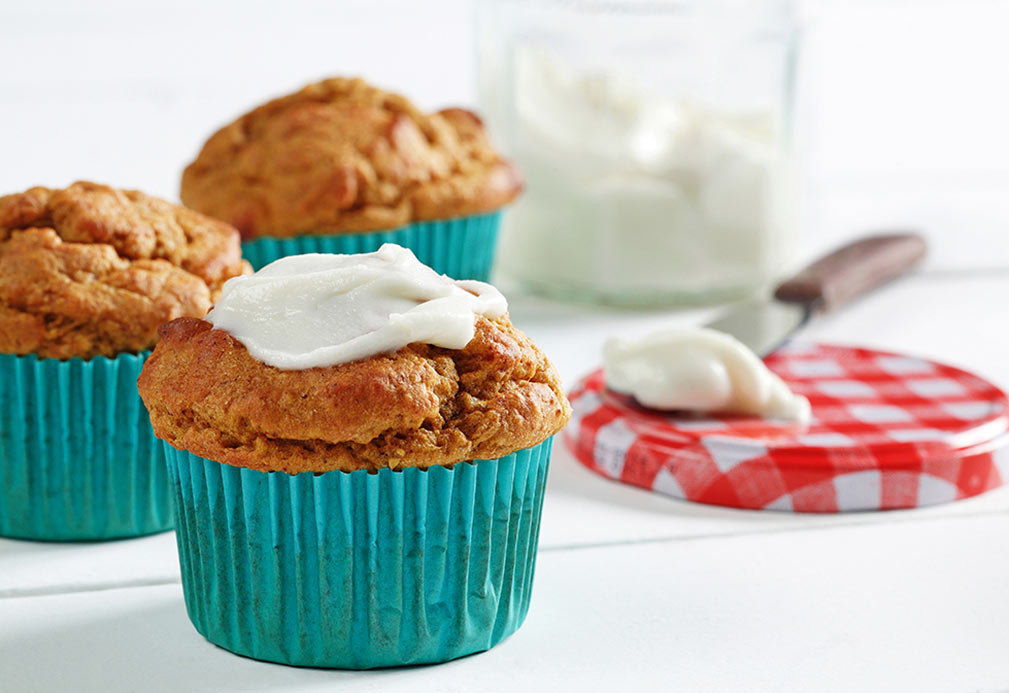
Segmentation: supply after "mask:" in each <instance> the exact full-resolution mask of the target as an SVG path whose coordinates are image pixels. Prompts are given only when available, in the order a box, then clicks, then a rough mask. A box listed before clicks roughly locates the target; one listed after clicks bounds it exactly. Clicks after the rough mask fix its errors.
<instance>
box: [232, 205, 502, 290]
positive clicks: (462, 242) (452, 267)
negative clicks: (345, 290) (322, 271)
mask: <svg viewBox="0 0 1009 693" xmlns="http://www.w3.org/2000/svg"><path fill="white" fill-rule="evenodd" d="M500 223H501V212H500V211H496V212H491V213H490V214H480V215H474V216H468V217H458V218H455V219H444V220H437V221H421V222H417V223H414V224H410V225H409V226H404V227H402V228H399V229H393V230H390V231H376V232H372V233H341V234H332V235H304V236H294V237H292V238H257V239H256V240H253V241H247V242H245V243H242V255H243V257H245V259H246V260H248V261H249V262H250V263H252V266H253V268H254V269H257V270H258V269H260V268H262V267H264V266H266V265H268V264H270V263H271V262H273V261H274V260H279V259H280V258H282V257H287V256H288V255H301V254H303V253H339V254H351V253H370V252H373V251H376V250H378V249H379V248H380V247H381V246H382V244H383V243H396V244H398V245H401V246H403V247H405V248H409V249H410V250H412V251H413V253H414V255H416V256H417V259H418V260H420V261H421V262H422V263H424V264H425V265H428V266H429V267H431V268H432V269H434V270H435V271H436V272H438V273H440V274H447V275H448V276H450V277H452V278H453V279H479V280H480V281H486V280H487V279H488V277H489V276H490V271H491V265H492V263H493V260H494V246H495V244H496V242H497V234H498V227H499V226H500Z"/></svg>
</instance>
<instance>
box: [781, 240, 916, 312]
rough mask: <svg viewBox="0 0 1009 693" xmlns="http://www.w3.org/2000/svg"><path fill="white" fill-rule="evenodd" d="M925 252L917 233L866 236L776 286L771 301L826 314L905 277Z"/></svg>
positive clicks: (822, 258)
mask: <svg viewBox="0 0 1009 693" xmlns="http://www.w3.org/2000/svg"><path fill="white" fill-rule="evenodd" d="M925 252H926V244H925V239H924V238H922V237H921V236H920V235H918V234H917V233H892V234H879V235H873V236H868V237H866V238H862V239H860V240H857V241H854V242H852V243H849V244H848V245H845V246H842V247H841V248H838V249H837V250H835V251H833V252H832V253H829V254H827V255H825V256H823V257H821V258H820V259H819V260H817V261H816V262H814V263H813V264H811V265H809V266H808V267H806V268H805V269H803V270H802V271H800V272H799V273H798V274H796V275H795V276H794V277H792V278H791V279H788V280H786V281H785V282H783V283H782V284H780V285H779V286H778V288H777V290H776V291H775V292H774V297H775V298H777V299H778V300H780V301H788V302H792V303H802V304H805V305H807V306H809V307H810V308H811V309H814V310H818V311H823V312H829V311H832V310H835V309H837V308H840V307H841V306H843V305H844V304H846V303H848V302H849V301H851V300H852V299H854V298H857V297H858V296H861V295H862V294H864V293H866V292H868V291H871V290H872V289H875V288H876V287H878V286H882V285H883V284H885V283H887V282H888V281H890V280H891V279H895V278H897V277H899V276H900V275H902V274H904V273H906V272H907V271H908V270H910V269H911V268H912V267H914V266H915V265H916V264H918V262H920V261H921V259H922V258H923V257H925Z"/></svg>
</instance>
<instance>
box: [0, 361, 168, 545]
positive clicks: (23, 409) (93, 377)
mask: <svg viewBox="0 0 1009 693" xmlns="http://www.w3.org/2000/svg"><path fill="white" fill-rule="evenodd" d="M148 353H149V352H145V353H143V354H121V355H120V356H117V357H115V358H105V357H103V356H99V357H95V358H93V359H90V360H87V361H84V360H82V359H79V358H75V359H70V360H68V361H60V360H57V359H42V358H38V357H36V356H15V355H13V354H0V535H2V536H7V537H16V538H21V539H39V540H49V541H73V540H94V539H114V538H118V537H132V536H140V535H143V534H152V533H154V532H161V531H164V530H167V529H171V527H172V523H173V517H172V510H171V506H170V502H171V493H170V486H169V484H168V475H167V470H166V468H165V464H164V461H163V454H162V451H161V446H160V445H159V444H158V442H157V440H156V439H155V438H154V433H153V431H152V430H151V424H150V421H149V419H148V417H147V410H146V409H145V408H144V405H143V403H142V402H141V401H140V395H139V394H138V393H137V376H138V375H140V369H141V367H142V366H143V363H144V359H145V358H146V357H147V355H148Z"/></svg>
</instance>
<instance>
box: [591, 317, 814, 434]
mask: <svg viewBox="0 0 1009 693" xmlns="http://www.w3.org/2000/svg"><path fill="white" fill-rule="evenodd" d="M603 367H604V372H605V376H606V385H607V386H608V387H609V388H611V389H613V390H616V391H617V392H624V393H627V394H630V395H634V397H635V398H636V399H637V400H638V401H639V402H641V404H643V405H645V406H647V407H652V408H654V409H666V410H673V409H686V410H693V411H704V412H728V413H738V414H753V415H756V416H762V417H766V418H773V419H786V420H789V421H796V422H806V421H809V417H810V409H809V400H807V399H806V398H805V397H803V396H801V395H796V394H794V393H792V391H791V390H789V389H788V385H786V384H785V382H784V381H783V380H782V379H781V378H779V377H778V376H777V375H775V374H774V373H772V372H771V371H770V370H768V368H767V366H765V365H764V362H763V361H761V360H760V358H759V357H757V355H756V354H754V353H753V352H752V351H750V350H749V349H747V348H746V346H744V345H743V343H742V342H740V341H739V340H738V339H736V338H735V337H732V336H730V335H727V334H725V333H722V332H718V331H716V330H709V329H707V328H703V327H686V328H685V327H680V328H669V329H665V330H661V331H658V332H655V333H653V334H650V335H648V336H647V337H645V338H643V339H637V340H630V339H617V338H614V339H609V340H607V342H606V344H605V345H604V346H603Z"/></svg>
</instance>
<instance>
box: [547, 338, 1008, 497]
mask: <svg viewBox="0 0 1009 693" xmlns="http://www.w3.org/2000/svg"><path fill="white" fill-rule="evenodd" d="M765 363H766V364H767V366H768V367H769V368H770V369H771V370H772V371H774V372H775V373H777V374H778V375H779V376H781V378H782V379H783V380H784V381H785V382H786V383H787V384H788V386H789V387H790V388H791V389H792V391H793V392H796V393H797V394H801V395H805V396H806V397H807V398H808V399H809V402H810V404H811V405H812V420H811V421H810V422H809V423H808V424H796V423H792V422H784V421H776V420H767V419H761V418H755V417H748V416H732V415H718V416H711V415H692V414H687V413H682V412H673V413H666V412H659V411H655V410H650V409H646V408H644V407H642V406H641V405H639V404H637V403H636V401H635V400H634V399H633V398H631V397H628V396H626V395H622V394H619V393H616V392H613V391H611V390H609V389H607V388H606V386H605V382H604V378H603V373H602V371H601V370H599V371H596V372H594V373H592V374H591V375H589V376H587V377H586V378H585V379H583V380H582V381H581V382H580V383H579V384H578V385H577V386H576V387H575V389H574V390H573V391H572V393H571V394H570V399H571V404H572V408H573V410H574V415H573V417H572V421H571V424H570V425H569V426H568V427H567V428H566V429H565V431H564V434H563V436H564V439H565V441H566V443H567V445H568V447H569V448H570V449H571V450H572V452H573V453H574V455H575V457H577V458H578V460H579V461H580V462H582V463H583V464H584V465H585V466H587V467H589V468H590V469H592V470H594V471H596V472H598V473H600V474H602V475H603V476H606V477H609V478H611V479H615V480H617V481H621V482H624V483H627V484H632V485H635V486H640V487H642V488H646V489H649V490H653V491H657V492H659V493H663V494H667V495H670V496H674V497H676V498H682V499H686V500H690V501H695V502H698V503H709V504H713V505H725V506H732V507H737V508H749V509H767V510H792V511H797V512H842V511H848V510H882V509H893V508H913V507H918V506H923V505H931V504H935V503H944V502H947V501H952V500H957V499H960V498H968V497H970V496H976V495H978V494H979V493H983V492H984V491H987V490H989V489H992V488H995V487H997V486H1000V485H1002V484H1003V483H1004V480H1005V478H1006V477H1009V399H1007V397H1006V394H1005V393H1004V392H1002V390H1000V389H999V388H997V387H995V386H994V385H992V384H991V383H989V382H987V381H985V380H983V379H981V378H979V377H978V376H976V375H973V374H971V373H968V372H966V371H962V370H960V369H958V368H953V367H951V366H947V365H944V364H940V363H936V362H933V361H927V360H924V359H920V358H915V357H912V356H905V355H900V354H894V353H888V352H883V351H875V350H872V349H859V348H851V347H841V346H832V345H825V344H809V343H805V344H796V343H793V344H790V345H788V346H786V347H784V348H782V349H779V350H778V351H776V352H775V353H774V354H772V355H771V356H769V357H768V358H767V359H765Z"/></svg>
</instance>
